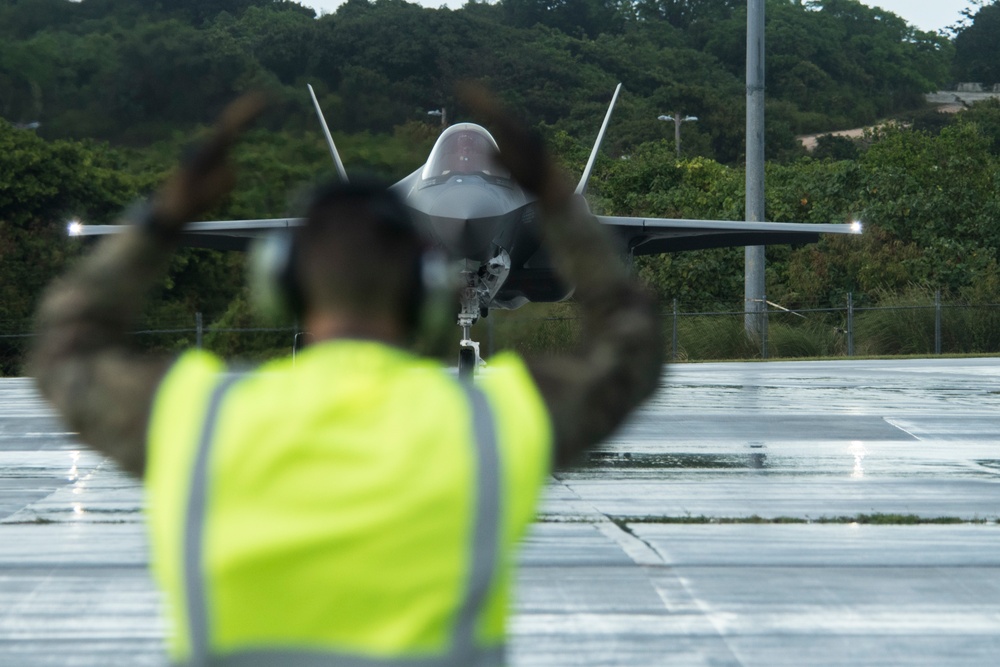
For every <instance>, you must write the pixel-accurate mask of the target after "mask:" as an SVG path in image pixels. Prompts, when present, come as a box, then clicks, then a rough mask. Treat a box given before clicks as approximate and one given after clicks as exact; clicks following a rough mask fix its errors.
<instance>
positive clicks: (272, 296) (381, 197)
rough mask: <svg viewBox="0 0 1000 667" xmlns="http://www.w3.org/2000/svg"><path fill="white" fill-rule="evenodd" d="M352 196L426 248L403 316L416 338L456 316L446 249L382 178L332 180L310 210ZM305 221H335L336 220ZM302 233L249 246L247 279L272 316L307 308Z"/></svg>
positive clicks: (382, 221) (453, 279)
mask: <svg viewBox="0 0 1000 667" xmlns="http://www.w3.org/2000/svg"><path fill="white" fill-rule="evenodd" d="M339 198H343V199H353V200H358V201H362V202H364V205H365V207H366V208H367V210H368V211H369V212H370V213H371V214H372V216H373V217H374V219H375V221H374V224H378V225H385V226H386V227H388V228H389V229H393V230H399V231H402V232H403V233H405V234H407V235H410V236H412V237H414V239H415V240H416V242H417V243H420V244H422V245H423V250H422V252H421V253H420V254H419V256H418V259H417V261H416V263H415V266H414V267H413V278H412V280H411V285H412V287H413V292H412V293H411V294H410V296H409V298H407V299H406V301H405V303H406V309H407V312H404V313H402V314H401V319H402V321H403V322H404V324H405V325H406V326H407V327H408V329H409V331H410V332H411V334H412V335H413V337H414V338H421V337H426V336H436V335H438V332H439V331H440V330H441V328H442V326H443V325H444V324H445V323H446V322H447V321H448V320H449V319H451V318H452V316H453V315H454V314H455V311H456V304H457V295H458V291H457V283H456V278H457V273H456V272H455V271H452V270H451V267H450V266H449V263H448V261H447V259H446V257H445V255H444V252H443V251H441V250H440V249H438V248H435V247H434V246H433V245H432V244H431V243H429V242H428V240H427V238H426V234H425V233H423V232H422V231H421V230H420V229H419V228H418V227H417V225H416V224H415V223H414V220H413V218H412V216H411V215H410V212H409V210H408V209H407V208H406V206H405V205H404V204H403V203H402V201H401V200H400V199H399V197H398V196H396V195H395V194H394V193H393V192H391V191H390V190H387V189H386V188H385V186H384V185H382V184H381V183H374V182H370V181H362V182H360V183H332V184H329V185H325V186H321V187H320V188H319V189H318V190H317V191H316V193H315V194H314V196H313V197H312V202H313V203H312V204H311V205H310V206H309V207H308V209H307V210H310V211H311V210H312V209H313V208H314V207H315V206H316V204H317V203H318V202H320V201H334V200H336V199H339ZM306 224H337V223H336V221H335V220H331V221H324V222H317V221H315V220H311V221H309V222H307V223H306ZM298 236H299V234H298V233H297V232H296V231H295V230H278V231H275V232H272V233H269V234H267V235H266V236H263V237H260V238H258V239H256V240H255V241H254V243H253V245H252V246H251V249H250V257H249V263H248V268H249V283H250V288H251V292H252V295H253V299H254V303H255V305H256V306H257V308H258V310H260V311H261V312H262V313H263V314H264V315H267V316H270V317H272V318H275V319H278V318H289V317H295V318H298V319H301V318H302V316H303V315H304V313H305V307H306V298H305V292H304V290H303V288H302V285H301V281H300V278H299V270H298V266H297V264H298V262H299V261H300V259H299V254H300V253H299V252H298V249H297V246H298V243H299V241H298Z"/></svg>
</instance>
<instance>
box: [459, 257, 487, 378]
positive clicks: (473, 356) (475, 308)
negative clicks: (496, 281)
mask: <svg viewBox="0 0 1000 667" xmlns="http://www.w3.org/2000/svg"><path fill="white" fill-rule="evenodd" d="M462 281H463V283H464V287H463V288H462V309H461V310H460V311H459V313H458V326H460V327H462V340H460V341H459V342H458V346H459V350H458V377H459V379H460V380H472V376H473V374H474V373H475V372H476V366H478V365H479V364H481V363H482V362H483V360H482V358H481V357H480V356H479V343H477V342H476V341H474V340H472V338H471V336H472V325H473V324H475V323H476V320H478V319H479V285H478V283H479V276H478V275H476V273H475V272H473V271H470V270H468V269H466V270H465V271H462Z"/></svg>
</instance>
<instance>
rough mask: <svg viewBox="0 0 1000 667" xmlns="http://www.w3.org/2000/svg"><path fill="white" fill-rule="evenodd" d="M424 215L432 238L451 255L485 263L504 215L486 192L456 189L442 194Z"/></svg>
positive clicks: (498, 201) (499, 202)
mask: <svg viewBox="0 0 1000 667" xmlns="http://www.w3.org/2000/svg"><path fill="white" fill-rule="evenodd" d="M427 213H428V217H429V218H430V223H431V227H432V228H433V231H434V235H435V236H436V237H437V238H438V239H439V240H440V241H441V242H442V243H443V244H444V245H445V247H446V248H447V249H448V251H449V252H450V253H451V254H452V255H454V256H456V257H461V258H467V259H475V260H479V261H485V260H487V259H489V258H490V257H492V255H493V253H492V250H493V241H494V239H495V238H496V237H497V234H498V232H499V231H500V226H501V224H502V222H501V221H502V220H503V219H504V217H505V214H506V213H507V211H506V210H505V207H504V202H503V201H502V200H501V198H500V197H497V196H496V195H495V194H494V193H492V192H490V191H489V190H488V189H485V188H461V187H457V188H451V189H449V190H447V191H445V192H442V193H441V196H440V197H438V198H437V199H436V201H435V202H434V203H433V205H432V206H430V207H429V209H428V211H427Z"/></svg>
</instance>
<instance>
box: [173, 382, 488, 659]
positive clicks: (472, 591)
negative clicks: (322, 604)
mask: <svg viewBox="0 0 1000 667" xmlns="http://www.w3.org/2000/svg"><path fill="white" fill-rule="evenodd" d="M241 377H243V376H242V375H239V374H237V375H226V376H224V377H223V379H222V380H221V381H220V382H219V384H218V385H217V386H216V387H215V389H214V390H213V392H212V396H211V398H210V400H209V406H208V411H207V414H206V417H205V423H204V426H203V428H202V431H201V435H200V437H199V440H198V449H197V451H196V452H195V461H194V469H193V471H192V475H191V488H190V491H189V496H188V506H187V513H186V518H185V528H184V582H185V583H184V586H185V598H186V604H187V617H188V632H189V633H190V635H189V636H190V640H191V657H190V659H189V660H188V662H186V663H184V664H185V665H186V666H187V667H265V666H268V667H270V666H271V665H282V666H283V667H284V666H286V665H287V666H288V667H383V666H384V667H392V666H397V665H399V666H405V667H452V666H454V667H500V666H501V665H503V664H504V658H505V656H504V647H503V646H502V645H501V646H494V647H489V648H483V647H477V646H476V641H475V629H476V621H477V619H478V618H479V615H480V612H481V610H482V608H483V606H484V604H485V603H486V600H487V597H488V593H489V591H490V586H491V584H492V583H493V579H494V576H495V573H496V571H497V566H498V562H497V561H498V554H499V545H500V476H499V473H500V454H499V449H498V444H497V432H496V425H495V424H494V419H493V411H492V409H491V408H490V405H489V401H488V400H487V399H486V396H485V395H484V394H483V392H482V391H480V390H479V389H478V388H476V387H474V386H472V385H470V384H465V383H463V384H462V387H463V389H464V391H465V393H466V396H467V398H468V401H469V404H470V408H471V410H472V423H473V439H474V440H475V460H476V470H477V477H476V484H475V488H476V504H475V507H476V509H475V514H474V519H473V521H474V523H473V531H472V532H473V541H472V545H471V548H472V559H471V567H470V568H469V581H468V582H467V584H466V587H465V596H464V598H463V601H462V606H461V608H460V609H459V611H458V616H457V618H456V621H455V629H454V632H453V635H452V642H451V647H450V649H449V651H448V653H446V654H445V655H441V656H419V657H407V656H392V657H380V656H366V655H360V654H356V653H347V652H338V651H317V650H313V649H309V650H296V649H287V648H282V649H274V650H268V649H253V650H248V651H240V652H236V653H231V654H227V655H224V656H213V655H212V654H211V651H210V650H209V636H208V632H209V631H208V606H207V602H206V586H207V582H206V580H205V572H204V569H203V567H202V556H203V551H204V547H203V544H204V530H205V516H206V512H207V507H206V505H207V502H206V499H207V496H208V459H209V452H210V450H211V445H212V441H213V438H214V436H215V426H216V424H217V422H218V417H219V412H220V409H221V406H222V399H223V397H224V395H225V393H226V391H227V390H228V389H229V388H230V387H231V386H232V385H233V383H234V382H236V381H237V380H239V379H240V378H241Z"/></svg>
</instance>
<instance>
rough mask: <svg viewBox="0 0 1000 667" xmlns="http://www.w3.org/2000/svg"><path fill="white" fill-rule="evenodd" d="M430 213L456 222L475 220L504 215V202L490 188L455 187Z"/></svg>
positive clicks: (446, 192) (439, 199) (442, 194)
mask: <svg viewBox="0 0 1000 667" xmlns="http://www.w3.org/2000/svg"><path fill="white" fill-rule="evenodd" d="M429 213H430V214H431V215H433V216H435V217H440V218H452V219H454V220H474V219H477V218H493V217H496V216H499V215H503V213H504V210H503V201H502V200H501V199H500V197H498V196H497V194H496V193H494V192H493V191H491V190H490V189H488V188H484V187H474V188H461V187H453V188H449V189H447V190H445V191H444V192H442V193H441V195H440V196H439V197H438V198H437V199H436V200H435V201H434V203H433V205H432V206H431V209H430V211H429Z"/></svg>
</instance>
